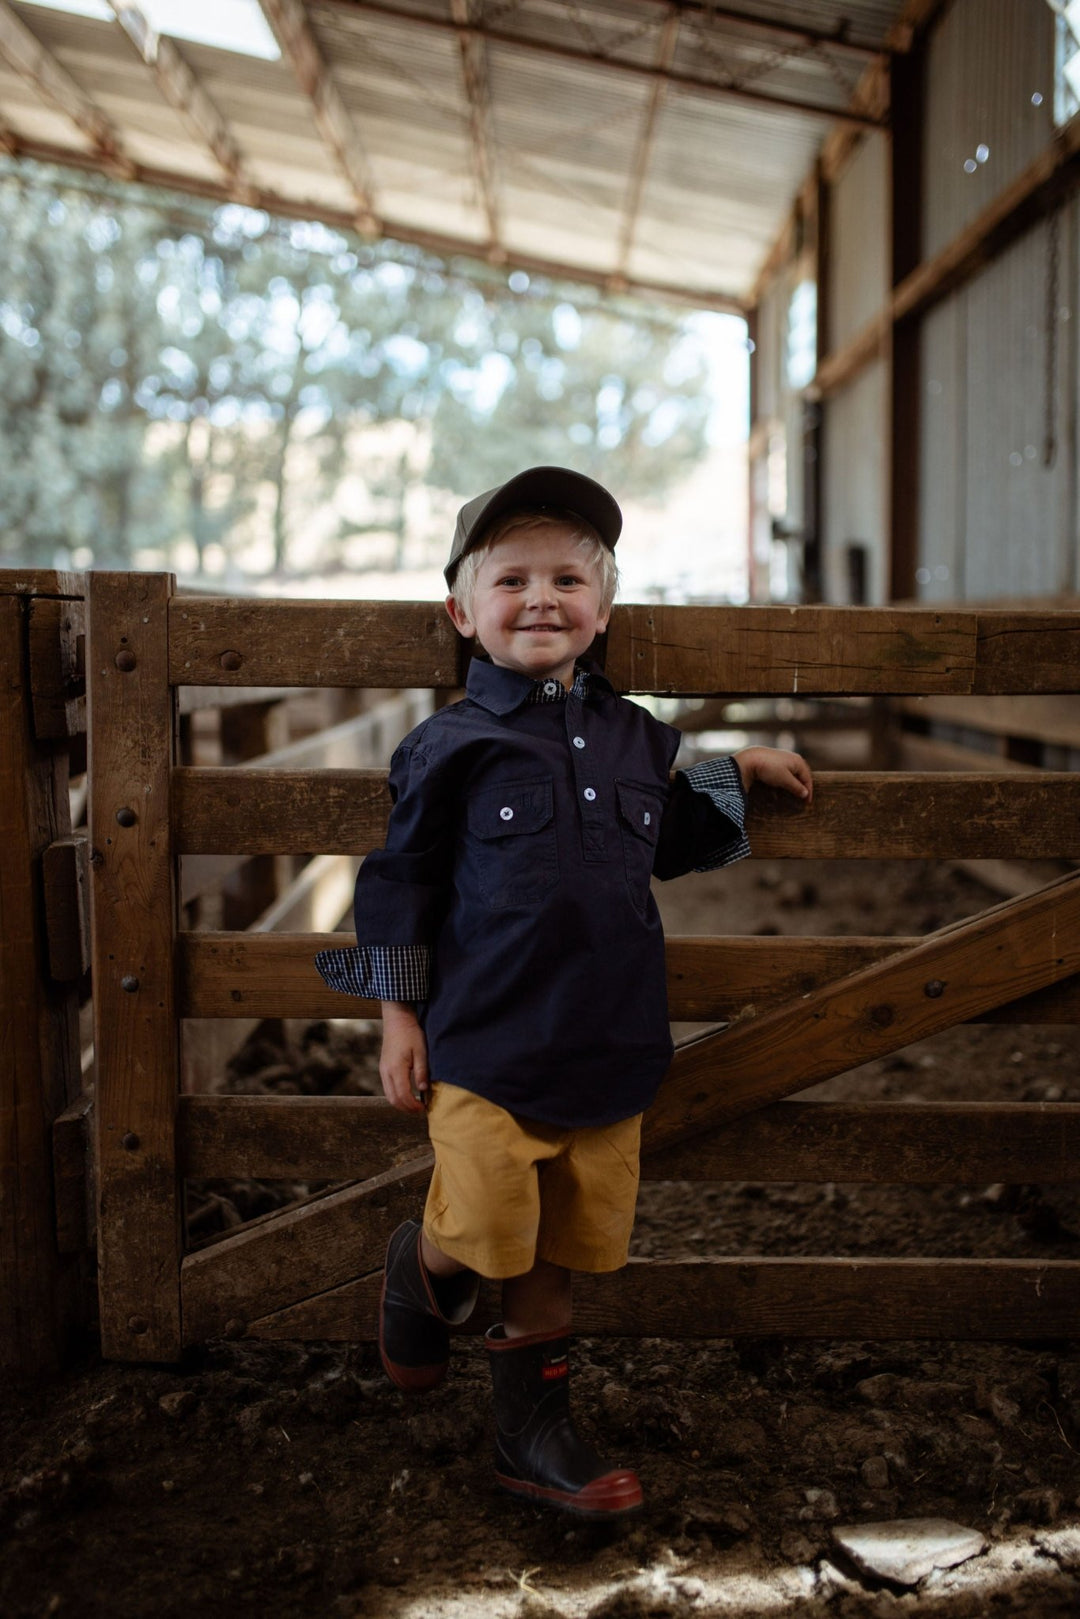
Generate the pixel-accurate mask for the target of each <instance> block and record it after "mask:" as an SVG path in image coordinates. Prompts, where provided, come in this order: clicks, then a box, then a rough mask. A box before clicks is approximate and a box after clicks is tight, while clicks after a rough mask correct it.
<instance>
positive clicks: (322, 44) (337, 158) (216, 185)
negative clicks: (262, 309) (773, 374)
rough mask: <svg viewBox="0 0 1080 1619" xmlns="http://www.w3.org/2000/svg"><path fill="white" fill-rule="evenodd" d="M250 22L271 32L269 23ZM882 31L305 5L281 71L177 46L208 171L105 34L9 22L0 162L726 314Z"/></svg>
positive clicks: (883, 0)
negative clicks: (33, 55)
mask: <svg viewBox="0 0 1080 1619" xmlns="http://www.w3.org/2000/svg"><path fill="white" fill-rule="evenodd" d="M265 9H266V11H267V13H268V16H269V18H270V20H271V21H272V20H273V17H274V13H275V9H276V3H267V5H266V7H265ZM903 11H904V6H903V4H901V0H819V3H815V4H801V3H795V0H734V3H733V4H732V5H730V6H727V5H714V4H712V3H711V0H674V5H673V4H672V3H669V0H516V3H505V0H308V3H307V4H306V5H304V6H303V7H301V14H302V19H306V34H307V38H306V40H305V41H303V42H302V48H301V51H300V52H299V53H298V59H296V60H294V59H292V58H290V56H289V54H288V53H287V52H284V53H283V55H282V58H281V60H280V61H277V62H267V61H263V60H259V59H256V58H252V57H245V56H241V55H237V54H234V53H232V52H227V51H222V50H216V49H212V48H210V47H208V46H202V45H193V44H190V43H187V42H176V50H177V52H178V53H179V55H180V56H181V57H182V59H183V61H184V63H186V64H187V66H188V67H189V68H190V69H191V71H192V73H193V74H194V75H195V78H196V80H197V81H198V83H199V85H200V86H201V88H202V90H203V91H204V92H205V94H206V95H207V96H208V97H209V98H210V102H211V103H212V105H213V107H214V108H215V109H216V111H217V114H219V115H220V118H221V120H222V121H223V123H224V126H225V130H226V131H227V134H228V136H229V137H231V141H232V143H233V146H234V147H235V148H236V152H237V154H238V161H237V162H235V163H232V160H231V159H229V158H228V155H227V156H226V160H225V161H226V162H229V163H231V169H230V168H223V167H222V165H221V163H220V162H219V161H218V159H217V158H215V156H214V155H213V152H212V150H211V145H210V142H209V140H208V139H207V138H206V136H205V135H202V136H200V132H199V129H200V125H199V119H198V117H197V116H192V114H193V113H197V109H193V108H185V107H184V106H183V105H177V104H176V91H175V90H173V91H172V92H170V90H169V88H168V86H167V85H166V84H164V83H163V82H162V81H161V79H160V77H159V75H158V73H157V72H155V67H154V65H153V64H152V63H150V64H148V63H147V62H146V61H144V60H143V58H142V57H141V56H140V54H139V52H138V50H137V49H136V48H135V46H134V44H133V43H132V41H131V40H130V39H129V38H128V36H127V34H126V33H125V32H124V30H123V29H122V28H121V27H120V25H119V23H115V22H101V21H95V20H92V19H88V18H85V17H80V16H76V15H73V14H70V13H66V12H62V11H54V10H50V9H46V8H44V7H42V6H39V5H35V4H33V3H32V0H11V4H10V5H9V6H7V7H5V8H4V10H3V11H2V12H0V136H2V137H3V139H4V142H5V144H6V146H7V147H8V149H9V150H12V151H15V152H23V153H26V154H27V155H29V156H31V157H39V158H42V159H44V160H49V161H71V162H76V163H78V164H80V165H82V166H85V167H94V166H98V167H102V168H108V169H111V170H112V171H114V172H121V173H124V174H127V175H128V176H129V177H131V178H137V179H143V180H146V181H148V182H150V183H154V184H161V185H172V186H175V187H178V188H180V189H186V190H190V191H196V192H201V193H203V194H205V195H208V196H212V197H217V196H221V197H234V198H237V199H238V200H248V201H251V202H253V203H257V204H258V205H260V206H262V207H266V208H268V209H270V210H271V211H277V212H284V213H288V214H304V213H312V214H317V215H320V216H321V217H323V218H325V219H327V220H328V221H329V222H331V223H338V224H347V223H353V222H361V223H362V224H363V225H364V227H365V228H367V229H369V230H372V229H374V230H379V231H381V232H382V233H383V234H385V235H387V236H395V235H396V236H399V237H401V238H402V239H405V240H410V241H414V242H419V243H420V244H421V245H426V246H430V247H432V248H434V249H436V250H439V251H443V252H452V251H455V250H456V251H464V252H474V253H477V254H480V255H483V256H486V257H488V258H490V259H492V260H493V261H495V262H497V263H515V262H517V263H520V264H523V265H524V266H525V267H526V268H532V269H543V268H545V267H548V268H550V270H551V271H552V272H555V273H565V274H568V275H573V274H580V275H582V276H584V277H586V278H588V279H593V280H595V279H609V280H610V281H611V283H612V284H613V285H615V286H623V285H629V286H634V285H639V286H643V287H649V288H652V289H664V288H667V289H670V290H671V291H672V292H681V293H683V294H684V295H689V296H690V297H692V298H695V299H696V300H697V301H699V302H701V303H706V304H707V303H713V304H723V303H724V302H725V301H727V302H729V303H731V304H738V303H739V302H740V301H742V300H745V299H746V298H747V297H748V295H749V294H750V292H751V289H752V287H753V285H754V282H755V278H756V276H757V273H758V270H759V268H760V265H761V262H762V260H763V258H764V256H765V253H766V252H767V250H768V248H769V246H770V244H771V243H772V242H773V241H774V240H775V238H776V236H777V235H778V234H779V231H780V229H781V227H782V225H783V222H784V219H785V217H786V214H787V211H788V208H789V206H790V202H791V198H792V196H793V195H794V193H795V192H796V190H797V189H798V187H799V185H800V184H801V182H802V181H803V179H804V178H805V175H806V172H807V169H808V167H809V165H810V163H811V162H812V160H813V156H814V153H815V152H816V150H817V148H818V147H819V146H820V144H821V141H822V139H823V138H824V136H825V134H826V133H827V131H828V129H829V128H830V126H831V123H832V119H833V117H834V116H835V115H837V114H841V115H842V114H844V113H845V111H846V110H847V109H848V108H849V107H850V105H851V94H852V91H853V88H854V86H855V84H856V83H857V81H858V79H859V77H860V75H861V74H862V73H863V72H864V71H865V70H866V68H867V67H868V66H869V65H870V64H871V63H872V61H873V60H874V56H873V53H878V52H882V51H883V50H884V49H885V48H886V42H887V39H888V36H889V31H890V29H891V28H892V27H893V25H894V24H895V23H896V22H897V20H898V18H899V16H900V15H901V13H902V12H903ZM9 16H10V17H13V18H14V19H15V23H14V25H12V24H11V23H9V22H8V21H7V20H5V19H6V18H7V17H9ZM466 21H467V27H466V26H465V24H466ZM20 24H21V25H22V28H23V30H24V31H27V30H28V31H29V34H30V35H31V36H32V38H33V40H34V41H36V42H37V43H38V45H40V47H41V49H42V51H43V52H44V53H45V57H44V60H45V63H46V66H47V69H48V70H49V71H47V72H46V73H45V74H44V76H43V75H42V74H40V73H38V74H35V73H34V72H33V71H32V70H31V69H29V68H28V67H27V62H26V52H25V50H23V51H22V53H21V67H20V51H19V50H18V49H17V48H16V45H15V43H14V42H13V39H12V34H11V28H12V26H14V27H15V28H18V26H19V25H20ZM24 43H25V42H24ZM53 65H55V66H56V67H57V68H58V69H60V70H62V71H63V73H66V75H68V78H69V81H70V84H69V88H68V90H67V91H63V90H60V91H58V88H57V85H58V82H59V83H62V81H58V80H57V79H56V77H55V75H52V73H51V68H52V66H53ZM50 78H51V80H52V82H51V83H50V82H49V81H50ZM181 101H182V97H181ZM102 120H107V123H103V122H102ZM218 149H219V151H220V149H221V148H220V146H219V148H218Z"/></svg>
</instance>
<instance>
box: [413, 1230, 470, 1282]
mask: <svg viewBox="0 0 1080 1619" xmlns="http://www.w3.org/2000/svg"><path fill="white" fill-rule="evenodd" d="M420 1258H421V1259H422V1260H423V1261H424V1269H425V1270H426V1271H427V1273H428V1275H429V1276H456V1275H457V1274H458V1272H459V1271H463V1270H468V1268H469V1267H468V1266H467V1265H463V1264H462V1263H461V1261H460V1260H459V1259H451V1258H450V1255H449V1254H444V1253H443V1251H442V1249H441V1248H436V1246H435V1244H434V1243H433V1242H429V1240H428V1238H427V1235H426V1234H425V1233H421V1237H420Z"/></svg>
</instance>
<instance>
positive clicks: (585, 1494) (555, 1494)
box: [495, 1472, 643, 1518]
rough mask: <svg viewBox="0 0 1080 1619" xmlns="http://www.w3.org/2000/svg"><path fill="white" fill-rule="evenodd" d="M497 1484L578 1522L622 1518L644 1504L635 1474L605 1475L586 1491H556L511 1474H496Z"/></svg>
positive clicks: (524, 1498) (586, 1488) (511, 1493)
mask: <svg viewBox="0 0 1080 1619" xmlns="http://www.w3.org/2000/svg"><path fill="white" fill-rule="evenodd" d="M495 1480H496V1483H497V1484H498V1485H499V1486H500V1488H501V1489H504V1490H506V1491H507V1493H508V1494H509V1495H516V1496H519V1497H520V1498H521V1499H523V1500H526V1501H538V1502H542V1503H543V1504H544V1505H546V1506H552V1507H558V1508H559V1510H560V1511H562V1512H572V1513H574V1514H576V1516H577V1517H579V1518H621V1517H622V1515H623V1514H624V1513H626V1512H638V1511H640V1509H641V1505H642V1500H643V1497H642V1493H641V1482H640V1480H639V1479H638V1476H637V1474H636V1473H627V1472H618V1473H605V1474H604V1476H603V1477H602V1478H597V1479H593V1481H592V1483H591V1484H586V1486H585V1488H584V1489H583V1490H553V1489H551V1488H549V1487H548V1486H547V1485H544V1484H530V1483H529V1482H528V1480H527V1479H521V1478H511V1477H510V1475H509V1474H508V1473H499V1472H496V1474H495Z"/></svg>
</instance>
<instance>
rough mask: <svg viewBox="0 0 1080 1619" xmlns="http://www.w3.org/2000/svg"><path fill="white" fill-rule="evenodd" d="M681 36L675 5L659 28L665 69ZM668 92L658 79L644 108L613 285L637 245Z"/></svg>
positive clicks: (659, 52) (622, 277)
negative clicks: (637, 236) (658, 127)
mask: <svg viewBox="0 0 1080 1619" xmlns="http://www.w3.org/2000/svg"><path fill="white" fill-rule="evenodd" d="M678 38H679V13H678V8H677V7H675V6H672V8H671V10H670V11H669V12H668V14H667V19H666V21H665V22H664V25H663V28H662V29H661V31H660V44H659V46H658V47H657V51H656V62H655V66H656V67H658V68H660V69H661V70H662V71H663V70H666V69H668V68H670V67H671V64H672V62H673V61H674V60H675V46H676V44H677V43H678ZM666 95H667V84H666V83H665V81H664V80H663V79H657V80H656V81H655V83H654V84H653V87H652V90H651V92H650V94H649V105H648V106H647V107H646V109H645V117H644V118H643V120H642V124H641V130H640V133H639V135H638V143H637V151H636V152H635V153H634V163H633V168H632V169H631V171H630V185H629V188H628V190H627V193H626V207H625V210H624V212H623V219H622V225H621V226H620V229H619V247H618V252H617V254H616V259H615V275H614V277H613V288H614V289H615V290H617V288H618V287H619V285H620V284H621V283H623V282H624V281H625V280H626V276H627V271H628V267H629V263H630V254H631V253H632V251H633V247H634V233H635V231H636V230H637V222H638V214H639V213H640V212H641V197H642V193H643V192H644V190H645V177H646V175H647V174H648V172H649V162H650V159H651V158H652V148H653V138H654V136H655V134H656V120H657V118H658V117H659V115H660V109H661V107H662V106H663V104H664V97H665V96H666Z"/></svg>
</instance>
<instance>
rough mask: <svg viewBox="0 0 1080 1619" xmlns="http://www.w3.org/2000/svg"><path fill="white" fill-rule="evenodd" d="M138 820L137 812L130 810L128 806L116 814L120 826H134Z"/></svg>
mask: <svg viewBox="0 0 1080 1619" xmlns="http://www.w3.org/2000/svg"><path fill="white" fill-rule="evenodd" d="M138 818H139V817H138V816H137V815H136V814H135V811H134V810H133V809H130V808H129V807H128V805H127V804H125V805H124V806H123V807H122V808H121V809H118V810H117V812H116V819H117V822H118V824H119V825H120V826H134V825H135V822H136V821H137V820H138Z"/></svg>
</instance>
